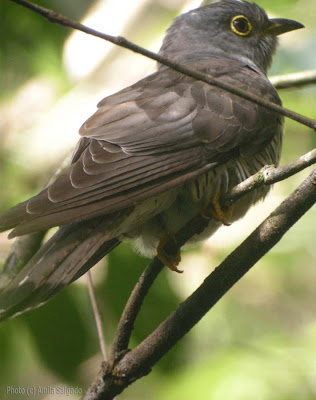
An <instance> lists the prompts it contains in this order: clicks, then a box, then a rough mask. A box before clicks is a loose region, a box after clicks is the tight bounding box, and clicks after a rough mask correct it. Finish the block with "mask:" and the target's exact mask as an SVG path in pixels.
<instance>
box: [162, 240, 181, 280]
mask: <svg viewBox="0 0 316 400" xmlns="http://www.w3.org/2000/svg"><path fill="white" fill-rule="evenodd" d="M157 257H158V258H159V260H160V261H161V262H162V263H163V264H164V265H165V266H166V267H168V268H170V269H171V271H175V272H178V273H182V272H183V271H181V270H179V269H178V268H177V266H178V265H179V263H180V261H181V253H180V249H179V247H178V245H177V243H176V241H175V239H174V237H173V236H172V235H170V234H166V235H165V236H163V238H162V239H160V241H159V244H158V247H157Z"/></svg>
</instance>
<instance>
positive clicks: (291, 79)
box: [269, 69, 316, 89]
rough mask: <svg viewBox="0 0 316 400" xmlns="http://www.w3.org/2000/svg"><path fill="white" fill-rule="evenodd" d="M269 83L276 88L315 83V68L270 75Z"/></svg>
mask: <svg viewBox="0 0 316 400" xmlns="http://www.w3.org/2000/svg"><path fill="white" fill-rule="evenodd" d="M269 79H270V81H271V83H272V84H273V85H274V87H275V88H276V89H290V88H295V87H301V86H307V85H311V84H314V83H316V70H314V69H313V70H310V71H303V72H295V73H293V74H285V75H276V76H271V77H270V78H269Z"/></svg>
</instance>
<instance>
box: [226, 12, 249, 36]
mask: <svg viewBox="0 0 316 400" xmlns="http://www.w3.org/2000/svg"><path fill="white" fill-rule="evenodd" d="M230 27H231V30H232V31H233V32H235V33H236V34H237V35H241V36H247V35H249V33H250V32H251V31H252V25H251V23H250V21H249V19H248V18H247V17H245V16H244V15H236V16H235V17H234V18H233V19H232V20H231V23H230Z"/></svg>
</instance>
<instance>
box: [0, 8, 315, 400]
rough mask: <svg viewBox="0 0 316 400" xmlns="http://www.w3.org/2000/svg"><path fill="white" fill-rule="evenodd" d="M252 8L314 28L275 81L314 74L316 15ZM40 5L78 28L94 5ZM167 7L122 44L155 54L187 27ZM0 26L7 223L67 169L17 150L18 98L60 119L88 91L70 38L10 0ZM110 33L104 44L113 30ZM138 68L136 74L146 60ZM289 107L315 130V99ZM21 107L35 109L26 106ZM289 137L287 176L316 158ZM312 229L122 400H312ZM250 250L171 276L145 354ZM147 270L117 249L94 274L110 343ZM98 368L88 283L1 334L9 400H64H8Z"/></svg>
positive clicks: (159, 295) (163, 279) (307, 93)
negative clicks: (42, 86)
mask: <svg viewBox="0 0 316 400" xmlns="http://www.w3.org/2000/svg"><path fill="white" fill-rule="evenodd" d="M126 1H128V0H126ZM257 3H258V4H259V5H260V6H262V7H264V8H265V9H266V10H267V11H268V13H269V14H270V15H273V16H278V17H285V18H293V19H296V20H298V21H300V22H302V23H304V24H305V25H306V28H307V29H306V30H305V32H303V33H297V34H296V33H291V37H290V39H288V40H286V39H285V40H284V42H283V41H282V42H281V48H280V49H279V51H278V54H277V55H276V57H275V60H274V64H273V69H272V71H271V74H282V73H288V72H294V71H301V70H305V69H313V68H314V67H315V64H316V51H315V34H316V27H315V17H314V16H315V15H316V2H315V1H314V0H300V1H299V0H292V1H289V0H278V1H277V2H276V1H272V0H262V1H257ZM39 4H42V5H44V6H45V7H49V8H53V9H55V10H56V11H59V12H61V13H64V14H65V15H67V16H68V17H70V18H72V19H76V20H81V19H82V18H83V17H84V15H85V13H87V12H88V11H89V10H91V8H92V7H93V6H94V2H93V1H88V0H80V1H79V0H67V1H62V0H48V1H42V2H39ZM170 4H171V5H170ZM170 4H168V2H167V1H162V0H161V1H147V3H146V6H145V7H143V8H142V10H141V12H140V15H138V16H136V17H135V18H134V21H133V22H132V23H131V24H130V26H129V28H128V29H126V31H124V32H123V33H124V35H125V36H126V37H127V38H129V39H131V40H133V41H135V42H137V43H139V44H141V45H144V46H149V45H150V43H151V42H152V41H153V40H155V38H157V37H158V36H159V35H161V34H162V33H163V31H164V30H165V29H166V27H167V26H168V25H169V24H170V23H171V21H172V19H173V18H174V17H175V16H176V15H178V13H179V12H180V10H181V8H182V6H183V4H184V2H181V1H180V0H179V1H172V2H170ZM122 12H124V2H122ZM140 20H141V24H140V23H139V22H138V21H140ZM0 21H1V23H0V89H1V90H0V182H1V190H0V193H1V194H0V211H4V210H5V209H7V208H8V207H10V206H13V205H14V204H16V203H17V202H19V201H22V200H24V199H25V198H27V197H28V196H30V195H32V194H35V193H36V192H37V191H38V190H39V189H40V188H41V186H42V185H43V184H44V183H45V182H46V180H47V179H48V178H49V176H50V174H51V173H52V172H53V171H54V169H55V168H56V166H57V165H58V163H59V162H60V161H61V160H62V159H63V157H64V154H59V156H58V157H56V160H55V165H54V164H53V163H50V164H49V165H47V164H45V163H44V164H43V165H42V166H41V167H39V166H38V163H36V167H34V168H33V167H32V165H25V164H23V158H21V156H20V154H21V152H22V153H23V149H22V150H21V142H23V141H22V139H21V138H22V136H23V135H26V134H27V132H29V131H30V130H32V124H31V123H30V125H26V126H25V125H22V128H20V127H19V125H18V124H17V122H18V121H20V119H21V118H23V115H21V114H20V113H19V108H18V106H17V102H18V100H19V99H20V97H19V96H20V94H21V93H22V91H23V88H25V85H27V84H28V83H29V82H31V81H34V79H39V80H40V82H42V81H44V82H49V85H51V88H53V89H51V90H52V92H53V100H52V101H51V106H53V105H54V104H55V103H57V102H58V101H60V99H63V98H64V96H67V95H68V94H69V93H71V92H72V91H74V90H76V87H77V86H78V85H79V84H80V83H79V82H78V81H76V80H75V79H73V78H72V77H71V76H69V74H68V73H67V71H66V69H65V67H64V62H63V51H64V43H65V40H66V39H67V37H68V35H69V34H70V30H69V29H65V28H64V27H61V26H58V25H56V24H51V23H49V22H48V21H47V20H44V19H43V18H42V17H40V16H38V15H35V14H34V13H32V12H30V11H28V10H26V9H24V8H22V7H19V6H17V5H15V4H13V3H11V2H10V1H7V0H1V3H0ZM103 31H104V32H107V27H106V26H104V29H103ZM95 40H98V39H95ZM112 53H113V54H112ZM112 53H111V54H112V56H109V57H108V58H107V59H106V60H105V61H104V63H101V64H100V65H99V66H98V67H97V71H94V72H91V74H90V75H89V76H86V77H85V78H84V79H85V80H89V79H90V81H91V82H93V80H94V79H96V78H95V77H94V75H95V76H97V75H98V74H100V71H102V68H105V69H106V68H108V67H109V65H111V63H112V60H113V63H114V60H116V62H117V60H120V57H124V56H125V55H126V51H125V50H123V51H116V50H114V51H113V52H112ZM135 57H137V56H135ZM138 57H139V63H140V65H141V63H142V62H143V58H142V57H140V56H138ZM122 62H124V61H122ZM128 73H129V68H128V65H126V74H128ZM108 79H111V78H110V77H108ZM95 84H98V85H101V86H103V85H104V90H105V89H106V86H107V81H106V80H104V82H99V81H98V82H97V83H95ZM280 95H281V97H282V99H283V102H284V105H285V106H286V107H287V108H291V109H293V110H295V111H297V112H300V113H303V114H305V115H307V116H309V117H311V118H314V119H315V118H316V107H315V106H316V100H315V97H316V88H315V86H311V87H308V88H304V89H291V90H286V91H285V90H284V91H280ZM24 101H25V102H27V101H28V99H27V97H26V99H24ZM83 101H84V100H83ZM34 107H36V103H35V105H34ZM22 109H23V108H22ZM15 111H16V113H15ZM45 112H48V110H45ZM38 118H40V112H39V115H38ZM83 120H84V117H83V116H81V115H78V118H77V121H78V123H77V126H78V127H79V126H80V124H81V123H82V122H83ZM12 121H13V122H12ZM32 123H33V122H32ZM15 124H17V125H18V127H17V128H16V126H15ZM285 129H286V135H285V140H284V151H283V156H282V163H286V162H289V161H290V160H292V159H295V158H297V157H299V156H300V155H302V154H304V153H306V152H307V151H309V150H311V149H312V148H314V147H315V135H314V134H313V133H312V132H311V131H310V130H309V129H307V128H305V127H303V126H300V125H298V124H296V123H294V122H292V121H286V128H285ZM10 135H12V136H11V137H10ZM12 137H13V138H14V140H12ZM20 140H21V141H20ZM43 140H45V139H43ZM47 151H49V149H47ZM65 154H66V150H65ZM44 158H45V157H44ZM307 174H308V171H304V172H302V173H300V174H298V175H296V176H295V177H292V178H290V179H288V180H287V181H286V182H282V183H280V184H278V185H277V187H276V188H275V189H274V192H273V193H274V194H275V195H277V197H278V198H279V199H281V200H282V198H284V197H286V195H287V194H289V193H290V192H291V191H292V190H293V189H294V188H295V187H296V186H297V185H298V184H299V182H300V181H302V180H303V179H304V177H305V176H307ZM315 222H316V215H315V209H314V210H312V211H311V212H310V213H308V214H307V215H306V216H304V217H303V218H302V219H301V220H300V221H299V222H298V223H297V225H296V226H295V227H294V228H293V229H292V230H291V231H290V232H289V233H288V234H287V235H286V236H285V238H284V239H282V241H281V242H280V243H279V244H278V245H277V246H276V247H275V248H274V249H273V250H272V251H271V252H270V253H269V254H268V255H267V256H265V257H264V259H263V260H261V261H260V262H259V263H258V264H257V265H256V266H255V268H253V270H252V271H250V272H249V273H248V274H247V276H246V277H245V278H244V279H243V280H242V281H241V282H239V283H238V284H237V285H236V286H235V287H234V288H233V289H232V290H231V291H230V292H229V293H228V294H227V295H226V296H225V298H223V299H222V300H221V301H220V302H219V303H218V305H216V307H214V309H213V310H212V311H211V312H210V313H209V314H208V315H207V316H206V317H205V318H204V319H203V320H202V321H201V322H200V323H199V324H198V326H197V327H195V328H194V329H193V330H192V331H191V332H190V333H189V334H188V335H187V336H186V337H185V338H184V340H182V342H181V343H179V344H178V345H177V346H176V348H174V349H173V350H172V351H171V352H170V353H169V354H168V355H167V356H166V357H165V358H164V359H162V360H161V361H160V362H159V364H158V365H157V366H155V367H154V369H153V371H152V373H151V374H150V375H148V376H147V377H145V378H142V379H141V380H140V381H138V382H136V383H135V384H133V385H132V386H131V387H130V388H128V389H127V390H126V391H125V392H124V393H123V394H122V395H121V396H119V398H120V399H126V400H132V399H141V398H144V399H145V398H150V399H153V400H160V399H161V400H162V399H164V400H173V399H182V400H186V399H188V400H189V399H192V398H199V399H210V400H226V399H233V400H248V399H249V400H250V399H251V400H253V399H256V400H274V399H275V400H312V399H316V318H315V317H316V306H315V286H316V273H315V264H316V262H315V259H316V249H315ZM254 226H255V225H254ZM227 235H229V229H228V230H227ZM244 237H246V231H241V232H240V237H239V239H237V240H227V243H223V245H221V246H219V247H218V246H216V245H212V241H210V242H209V244H208V245H201V246H199V247H194V248H191V249H189V250H188V251H186V252H184V256H183V259H184V268H185V272H184V274H182V276H179V275H177V274H174V273H172V272H170V271H163V273H162V274H161V275H160V276H159V278H158V279H157V281H156V283H155V284H154V286H153V288H152V289H151V291H150V293H149V295H148V297H147V299H146V302H145V304H144V307H143V309H142V311H141V313H140V315H139V318H138V320H137V323H136V326H135V330H134V333H133V337H132V343H131V345H132V346H134V345H136V344H137V343H139V342H140V341H141V340H142V339H144V338H145V337H146V335H148V334H149V333H150V332H151V331H152V330H153V329H155V327H156V326H157V325H158V324H159V323H160V322H161V321H162V320H163V319H164V318H165V317H166V316H168V314H169V313H170V312H171V311H172V310H174V309H175V308H176V306H177V304H179V302H181V301H183V300H184V299H185V298H186V297H187V296H188V295H189V293H190V292H192V290H193V289H194V287H197V285H198V283H199V282H202V280H203V278H204V277H205V276H206V275H207V274H208V273H209V272H210V271H211V270H212V269H213V268H214V267H215V266H216V265H218V264H219V263H220V261H221V260H222V259H223V258H224V257H225V256H226V255H227V254H229V252H230V251H231V250H232V249H233V248H234V247H235V246H236V244H238V243H240V241H242V239H243V238H244ZM7 252H8V241H7V240H6V234H2V235H1V236H0V264H1V262H2V261H3V260H4V258H5V255H6V254H7ZM147 262H148V260H146V259H143V258H141V257H139V256H137V255H135V254H134V253H133V252H132V250H131V247H130V246H128V245H122V246H120V247H119V248H117V249H116V250H115V251H113V252H112V253H111V254H110V255H109V256H108V258H107V260H106V262H104V263H101V264H100V265H98V266H97V267H95V275H94V280H95V282H96V292H97V296H98V299H99V302H100V308H101V312H102V315H103V320H104V330H105V336H106V341H107V343H111V340H112V338H113V334H114V331H115V327H116V324H117V322H118V319H119V317H120V314H121V312H122V309H123V307H124V304H125V302H126V300H127V298H128V296H129V293H130V292H131V290H132V288H133V286H134V285H135V283H136V281H137V278H138V276H139V275H140V273H141V272H142V270H143V269H144V267H145V266H146V264H147ZM183 276H184V277H183ZM100 362H101V358H100V355H99V348H98V341H97V335H96V331H95V328H94V320H93V317H92V312H91V306H90V303H89V300H88V294H87V287H86V284H85V281H84V280H81V282H80V283H78V284H77V283H76V284H73V285H71V287H69V288H67V289H65V290H64V291H62V293H60V294H59V295H58V296H57V297H56V298H54V299H53V300H52V301H51V302H49V303H48V304H47V305H45V306H43V307H41V308H40V309H37V310H35V311H32V312H30V313H26V314H24V315H22V316H20V317H17V318H16V319H14V320H10V321H6V322H4V323H1V324H0V398H1V399H14V400H16V399H29V398H36V399H47V400H48V399H49V400H51V399H55V398H56V399H58V398H62V397H61V396H58V395H57V396H55V397H54V396H52V395H50V397H49V395H47V394H46V395H40V394H38V395H36V396H31V397H30V396H27V395H26V394H25V395H23V394H21V395H12V394H9V393H7V387H10V386H12V387H13V388H19V387H20V388H22V389H23V388H24V389H25V388H27V387H35V388H36V391H37V390H38V388H43V390H45V389H47V390H48V391H49V389H50V388H56V386H60V387H64V386H65V385H66V386H67V387H69V388H75V387H79V388H81V389H82V390H83V391H84V390H85V389H86V388H87V387H88V386H89V384H90V383H91V381H92V380H93V377H94V376H95V375H96V373H97V372H98V369H99V365H100ZM65 398H69V399H75V398H78V396H73V397H72V396H67V397H65Z"/></svg>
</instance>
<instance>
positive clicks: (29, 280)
mask: <svg viewBox="0 0 316 400" xmlns="http://www.w3.org/2000/svg"><path fill="white" fill-rule="evenodd" d="M105 232H106V230H104V224H103V221H102V220H97V219H95V220H90V221H83V222H79V223H75V224H71V225H66V226H64V227H61V228H59V230H58V231H57V232H56V233H55V234H54V235H53V236H52V237H51V238H50V239H49V240H48V241H47V242H46V243H45V244H44V245H43V247H42V248H41V249H40V250H39V251H38V252H37V253H36V254H35V255H34V256H33V257H32V258H31V260H30V261H29V262H28V263H27V264H26V265H25V267H23V268H22V270H21V271H20V272H19V273H18V274H17V275H16V276H15V277H14V278H13V280H12V281H11V282H10V283H9V284H8V286H7V287H6V288H5V289H4V290H3V291H2V292H1V293H0V321H1V320H4V319H6V318H9V317H12V316H15V315H17V314H20V313H23V312H24V311H27V310H30V309H33V308H36V307H38V306H40V305H41V304H43V303H45V302H46V301H47V300H49V299H50V298H51V297H53V296H54V295H55V294H57V293H58V292H59V291H60V290H61V289H63V288H64V287H65V286H67V285H69V284H70V283H71V282H73V281H74V280H76V279H78V278H79V277H80V276H81V275H83V274H84V273H85V272H86V271H88V270H89V269H90V268H91V267H92V266H93V265H95V264H96V263H97V262H98V261H99V260H101V259H102V257H104V256H105V255H106V254H107V253H109V252H110V251H111V250H112V249H113V248H115V247H116V246H118V245H119V244H120V241H119V239H117V238H114V239H109V238H107V235H106V233H105Z"/></svg>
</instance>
